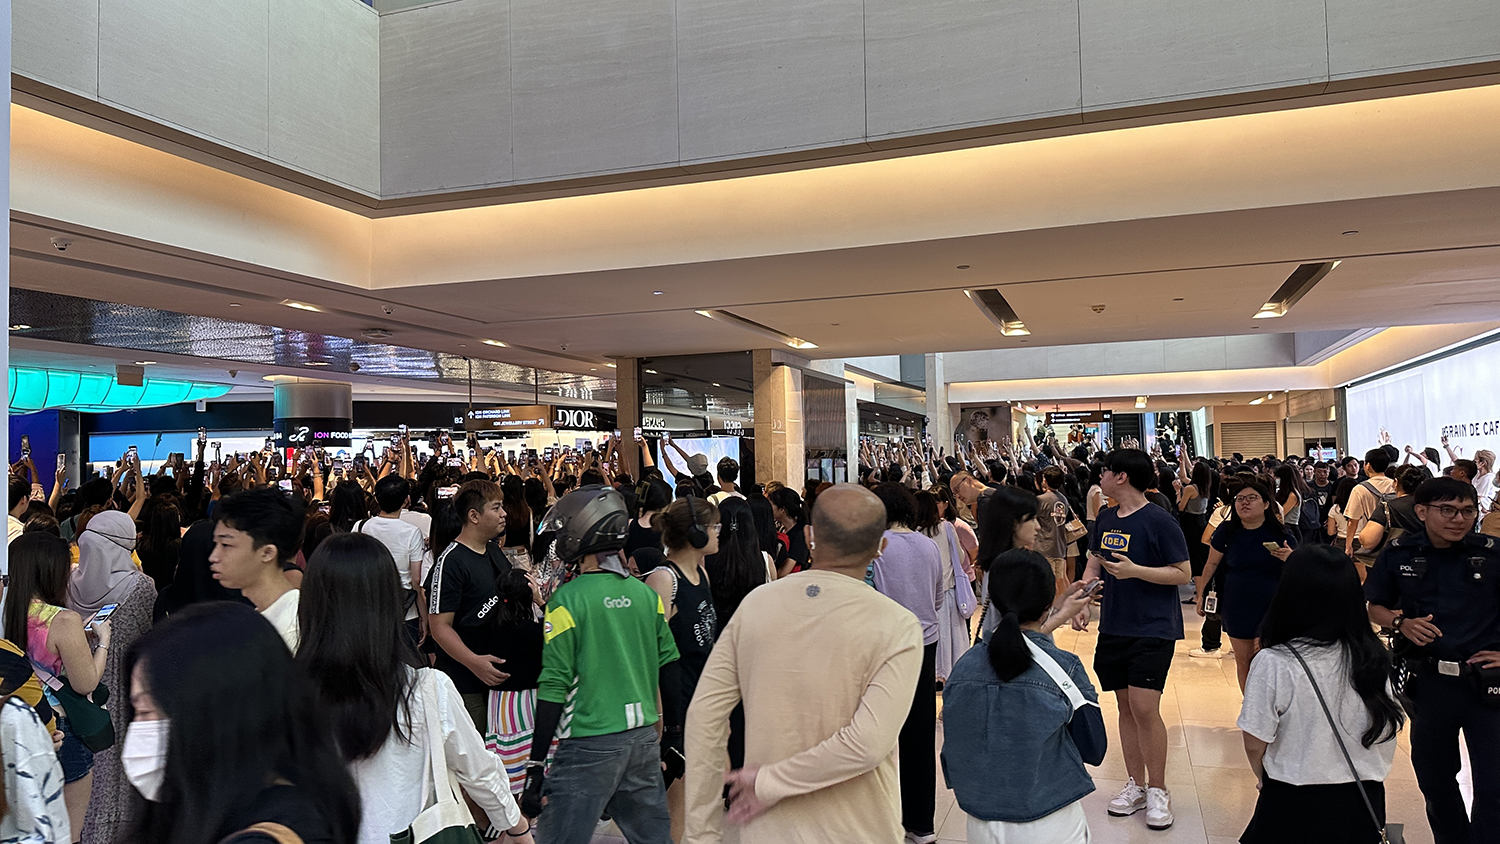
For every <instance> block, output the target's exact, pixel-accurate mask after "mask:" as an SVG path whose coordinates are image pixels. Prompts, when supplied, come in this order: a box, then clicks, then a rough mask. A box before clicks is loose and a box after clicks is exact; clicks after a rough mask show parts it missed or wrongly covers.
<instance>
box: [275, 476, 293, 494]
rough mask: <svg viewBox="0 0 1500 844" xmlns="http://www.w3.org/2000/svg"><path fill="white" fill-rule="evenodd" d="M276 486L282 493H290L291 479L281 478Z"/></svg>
mask: <svg viewBox="0 0 1500 844" xmlns="http://www.w3.org/2000/svg"><path fill="white" fill-rule="evenodd" d="M278 486H280V487H281V491H282V492H291V491H292V479H291V478H282V479H281V481H280V482H279V483H278Z"/></svg>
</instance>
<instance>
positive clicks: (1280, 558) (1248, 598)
mask: <svg viewBox="0 0 1500 844" xmlns="http://www.w3.org/2000/svg"><path fill="white" fill-rule="evenodd" d="M1272 500H1273V499H1272V498H1271V490H1270V488H1269V487H1267V486H1266V485H1265V484H1263V483H1261V482H1260V481H1247V482H1246V483H1245V485H1244V486H1243V488H1241V489H1240V491H1239V492H1237V493H1235V495H1234V500H1233V502H1232V504H1233V505H1234V506H1233V508H1232V509H1231V511H1230V514H1229V518H1228V519H1226V520H1224V523H1223V524H1221V525H1219V527H1218V529H1217V530H1215V531H1214V534H1213V536H1212V537H1211V538H1210V540H1209V551H1208V562H1207V563H1205V564H1204V566H1203V580H1202V584H1209V583H1212V582H1213V579H1214V573H1215V572H1217V571H1218V569H1219V566H1221V565H1222V566H1223V567H1224V578H1223V594H1221V595H1219V596H1218V599H1219V601H1218V604H1219V606H1218V611H1219V616H1220V618H1222V620H1223V624H1224V632H1225V633H1226V634H1228V636H1229V641H1230V643H1231V644H1232V645H1233V647H1234V662H1235V668H1236V669H1237V671H1236V673H1237V674H1238V676H1239V681H1240V691H1241V692H1243V691H1244V690H1245V679H1246V678H1247V677H1249V676H1250V663H1251V661H1252V660H1253V659H1254V658H1255V653H1256V651H1258V650H1259V649H1260V644H1259V637H1260V626H1261V622H1262V621H1263V620H1264V619H1265V617H1266V611H1267V610H1269V609H1270V607H1271V598H1272V597H1273V596H1274V595H1275V594H1276V585H1277V584H1278V583H1280V582H1281V567H1282V564H1283V563H1285V562H1286V558H1287V557H1288V556H1290V555H1291V553H1292V549H1293V548H1295V547H1296V546H1297V541H1296V538H1295V537H1294V536H1293V535H1292V533H1291V531H1289V530H1287V528H1286V526H1285V525H1283V524H1282V522H1281V520H1280V519H1279V518H1277V517H1276V512H1275V510H1274V509H1273V508H1272V506H1271V502H1272ZM1207 591H1208V587H1207V586H1205V585H1201V584H1200V586H1199V587H1198V614H1199V615H1205V614H1207V612H1208V610H1207V608H1206V606H1205V602H1206V600H1207Z"/></svg>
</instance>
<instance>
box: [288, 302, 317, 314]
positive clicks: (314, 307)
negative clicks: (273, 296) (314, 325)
mask: <svg viewBox="0 0 1500 844" xmlns="http://www.w3.org/2000/svg"><path fill="white" fill-rule="evenodd" d="M281 304H283V305H286V306H287V307H288V308H296V309H297V310H299V311H312V312H313V313H315V314H321V313H323V309H322V308H320V307H318V306H317V305H309V304H307V303H306V302H293V301H292V300H291V299H283V300H281Z"/></svg>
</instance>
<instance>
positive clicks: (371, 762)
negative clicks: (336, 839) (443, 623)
mask: <svg viewBox="0 0 1500 844" xmlns="http://www.w3.org/2000/svg"><path fill="white" fill-rule="evenodd" d="M416 673H417V685H416V688H414V689H413V690H412V697H411V708H410V715H411V718H412V721H414V722H415V723H414V724H413V725H412V726H411V728H410V729H409V730H407V731H406V734H407V736H408V737H409V738H410V739H411V743H409V744H408V743H407V742H404V741H402V740H401V739H399V738H397V737H396V735H395V734H394V733H392V734H391V737H390V738H388V739H386V742H385V745H384V746H383V747H381V748H380V750H378V751H376V753H375V755H374V756H371V757H370V758H368V759H361V760H359V761H356V762H354V763H353V764H351V765H350V766H349V773H350V774H352V775H353V776H354V782H355V784H356V785H358V786H359V801H360V803H361V804H362V807H363V812H362V813H361V816H360V822H359V844H390V840H391V833H393V832H402V831H404V830H405V829H406V828H407V827H408V826H410V825H411V822H412V820H413V819H414V818H416V816H417V814H418V813H420V812H421V811H422V808H423V806H422V780H423V778H424V777H425V776H426V772H427V769H426V767H425V763H426V761H427V753H428V751H427V726H426V724H425V722H424V721H423V718H424V717H425V716H424V715H423V713H424V712H425V711H426V707H428V706H432V707H435V708H436V710H437V713H438V720H439V721H440V722H441V724H442V728H443V754H444V756H445V759H444V761H446V762H447V763H448V769H449V770H451V771H453V772H454V773H455V774H457V775H458V782H459V784H460V785H461V786H462V787H463V791H464V793H466V794H468V795H469V796H470V797H471V798H473V799H474V802H475V803H476V804H477V805H478V806H479V808H481V809H483V810H484V812H485V814H486V815H488V816H489V818H490V821H491V823H494V824H495V825H496V826H500V827H502V828H505V829H509V828H510V827H512V826H515V825H516V824H519V823H520V822H521V810H520V808H518V807H517V806H516V801H515V799H514V798H512V797H511V794H510V780H509V778H508V777H507V776H506V773H505V768H504V767H503V766H502V765H501V763H500V757H499V756H498V755H496V754H494V753H492V752H490V751H489V750H488V749H486V748H485V746H484V738H483V737H482V736H480V735H479V731H478V730H476V729H474V722H473V720H471V719H470V718H469V713H468V712H466V711H464V703H463V698H462V697H460V696H459V694H458V689H457V688H455V687H454V685H453V681H452V680H451V679H449V677H448V675H447V674H444V673H443V672H441V671H437V670H435V669H431V668H424V669H421V670H420V671H417V672H416ZM429 679H431V680H435V681H436V683H437V700H436V701H428V700H426V697H427V694H426V692H427V689H426V688H425V686H426V682H427V680H429Z"/></svg>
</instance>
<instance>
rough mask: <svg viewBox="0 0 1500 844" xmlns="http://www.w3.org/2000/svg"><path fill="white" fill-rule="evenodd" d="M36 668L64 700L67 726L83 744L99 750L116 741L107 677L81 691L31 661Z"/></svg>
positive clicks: (111, 745) (48, 685)
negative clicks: (108, 703)
mask: <svg viewBox="0 0 1500 844" xmlns="http://www.w3.org/2000/svg"><path fill="white" fill-rule="evenodd" d="M32 668H34V669H35V670H36V676H37V679H38V680H41V681H42V682H43V683H44V684H46V686H47V688H49V689H51V690H52V694H53V695H54V696H55V697H56V698H57V702H58V703H60V704H62V709H63V714H64V715H66V716H68V726H69V728H71V729H72V731H73V735H75V736H77V737H78V740H79V741H81V742H83V746H84V747H87V748H88V749H89V750H92V751H94V752H95V753H99V752H101V751H103V750H107V749H109V748H111V747H113V746H114V744H115V725H114V722H113V721H111V720H110V719H109V710H107V709H105V708H104V704H105V703H107V702H108V701H109V687H107V686H105V685H104V681H103V680H101V681H99V685H97V686H95V687H94V691H93V692H91V693H89V694H87V695H81V694H79V693H78V692H75V691H73V687H72V686H70V685H68V684H67V681H65V680H62V679H60V678H58V677H57V676H56V675H54V674H53V673H52V672H50V671H48V670H47V669H45V668H43V667H41V666H40V665H37V664H35V663H32Z"/></svg>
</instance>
